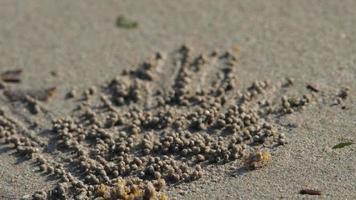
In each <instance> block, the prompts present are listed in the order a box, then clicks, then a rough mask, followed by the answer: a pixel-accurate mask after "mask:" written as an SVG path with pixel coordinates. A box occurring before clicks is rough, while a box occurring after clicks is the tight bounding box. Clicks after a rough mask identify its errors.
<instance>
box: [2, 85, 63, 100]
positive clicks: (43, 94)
mask: <svg viewBox="0 0 356 200" xmlns="http://www.w3.org/2000/svg"><path fill="white" fill-rule="evenodd" d="M56 91H57V88H56V87H52V88H48V89H42V90H26V91H24V90H5V91H4V95H5V96H6V97H7V98H8V99H9V100H10V101H26V99H28V98H27V97H31V98H33V99H35V100H38V101H44V102H45V101H48V99H50V98H51V97H53V95H54V94H55V93H56Z"/></svg>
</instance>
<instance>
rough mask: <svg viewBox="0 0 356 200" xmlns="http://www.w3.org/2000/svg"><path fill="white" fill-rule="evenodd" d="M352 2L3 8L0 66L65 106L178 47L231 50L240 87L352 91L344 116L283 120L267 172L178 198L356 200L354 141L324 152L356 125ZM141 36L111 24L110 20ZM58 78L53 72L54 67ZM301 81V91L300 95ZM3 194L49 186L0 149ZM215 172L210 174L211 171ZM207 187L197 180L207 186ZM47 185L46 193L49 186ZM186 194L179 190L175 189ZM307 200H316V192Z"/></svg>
mask: <svg viewBox="0 0 356 200" xmlns="http://www.w3.org/2000/svg"><path fill="white" fill-rule="evenodd" d="M355 8H356V2H354V1H342V2H338V1H333V0H329V1H269V0H268V1H266V0H264V1H262V0H261V1H232V0H231V1H227V0H219V1H216V0H190V1H187V0H184V1H165V0H152V1H143V0H142V1H129V0H127V1H105V2H104V1H100V3H99V1H96V0H90V1H87V0H86V1H84V0H82V1H71V0H62V1H45V0H38V1H15V0H1V1H0V70H5V69H11V68H22V69H23V70H24V71H25V74H24V79H23V84H21V85H19V87H23V88H31V87H35V88H39V87H42V86H43V85H48V86H53V85H58V87H59V90H60V94H59V95H58V97H57V98H55V99H54V100H53V101H51V102H50V103H49V105H48V106H49V107H50V108H51V109H53V110H57V111H58V112H65V111H66V110H68V109H69V108H68V107H66V103H65V101H63V95H64V93H65V92H66V91H68V90H69V89H71V88H73V87H78V88H83V87H88V86H90V85H96V84H98V83H102V82H103V81H105V80H108V79H109V78H112V77H113V76H114V75H115V74H117V73H119V72H120V70H121V69H123V68H125V67H130V66H131V65H135V64H137V63H138V62H139V61H140V60H142V59H144V58H145V57H148V56H149V55H151V53H152V52H154V51H156V50H162V51H163V52H165V51H171V50H172V49H175V48H177V47H178V46H179V45H181V44H182V43H187V44H190V46H192V47H194V48H195V49H197V51H201V52H204V50H206V49H208V50H212V49H215V48H218V49H229V48H231V47H233V46H235V45H238V46H239V47H240V49H241V55H240V58H241V61H240V66H239V70H238V71H239V74H237V76H238V77H240V79H241V84H247V83H250V82H251V81H253V80H256V79H259V78H262V79H266V78H268V79H271V80H274V79H280V78H282V77H285V76H290V77H294V79H295V80H297V84H298V82H299V83H303V82H313V83H318V84H319V85H320V87H321V88H322V89H323V88H324V89H331V90H332V89H334V90H335V91H336V89H338V88H340V87H342V86H348V87H350V89H351V94H350V97H349V100H348V101H347V102H346V105H347V109H346V110H341V108H340V107H330V106H329V105H325V106H322V108H320V109H318V108H313V109H310V110H306V111H304V112H303V113H300V114H299V113H298V114H295V115H293V116H290V117H287V118H285V119H283V120H284V121H283V123H285V124H288V123H291V124H296V125H297V127H296V128H293V129H290V130H288V129H285V130H281V131H285V133H286V135H287V136H288V138H290V143H289V144H288V145H286V146H284V147H281V148H279V149H277V151H276V152H273V155H274V157H273V159H274V162H273V164H272V165H270V166H269V167H267V168H265V169H262V170H258V171H255V172H252V173H248V174H246V175H245V176H242V177H231V176H228V175H226V174H223V175H221V174H220V180H218V181H217V182H213V181H211V180H213V179H216V177H217V175H219V170H217V171H218V172H216V173H213V175H211V177H206V178H204V179H203V180H201V181H198V182H195V183H193V184H190V185H188V188H190V190H189V191H188V194H186V195H185V196H176V192H177V190H173V191H172V195H173V196H176V197H177V199H239V198H240V199H277V198H282V199H302V198H308V197H305V196H300V195H298V191H299V190H300V189H302V188H316V189H320V190H321V191H322V193H323V195H322V197H320V198H322V199H355V198H356V154H355V149H356V147H355V145H353V146H349V147H345V148H344V149H339V150H331V147H332V146H333V145H335V144H337V143H338V140H339V138H352V139H354V140H356V138H355V135H356V133H355V130H356V122H355V119H356V117H355V116H356V106H355V105H356V104H355V101H354V99H355V92H354V88H356V66H355V65H356V45H355V44H356V43H355V41H356V38H355V35H356V26H355V24H356V11H355ZM121 14H123V15H125V16H127V17H129V18H131V19H135V20H137V21H138V22H139V27H138V29H133V30H123V29H119V28H117V27H115V19H116V17H117V16H118V15H121ZM53 70H55V71H57V73H58V76H57V77H51V76H50V72H51V71H53ZM304 86H305V85H303V84H300V85H298V87H300V88H302V87H304ZM1 105H3V104H1ZM0 161H1V162H0V198H2V199H13V198H15V199H16V198H19V197H21V196H23V195H25V194H31V193H32V192H33V191H35V190H38V189H42V188H43V187H44V186H46V185H49V183H48V182H45V181H44V180H45V179H46V177H43V176H40V175H39V174H38V173H36V172H34V171H35V169H33V167H32V168H31V166H29V165H26V163H21V164H15V163H16V158H14V157H13V156H11V155H9V153H2V154H0ZM214 174H215V176H214ZM204 182H205V183H204ZM48 187H50V186H48ZM182 187H184V185H183V186H182ZM312 198H314V197H312Z"/></svg>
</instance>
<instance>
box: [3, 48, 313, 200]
mask: <svg viewBox="0 0 356 200" xmlns="http://www.w3.org/2000/svg"><path fill="white" fill-rule="evenodd" d="M237 66H238V58H237V55H236V53H234V52H217V51H213V52H211V53H209V54H204V55H193V52H192V50H191V49H190V48H189V47H187V46H182V47H181V48H180V49H178V50H177V51H175V52H172V53H170V54H168V55H164V54H162V53H156V54H155V55H154V56H152V58H149V59H148V60H147V61H145V62H143V63H142V64H141V65H139V66H138V67H137V68H136V69H134V70H124V71H123V72H122V73H121V74H120V75H119V76H117V77H116V78H114V79H112V80H110V81H108V82H107V83H105V84H103V85H99V86H95V87H90V88H88V89H87V90H84V91H82V92H78V91H70V92H68V94H67V95H66V97H65V101H69V102H71V103H73V104H76V108H75V109H74V110H73V111H72V112H71V113H69V114H68V115H66V116H63V115H61V114H56V115H55V116H56V117H49V119H50V120H51V126H52V127H51V128H50V134H49V135H48V136H46V139H43V138H40V136H37V135H36V134H29V133H28V131H29V130H28V128H24V127H23V126H20V125H18V123H17V122H16V121H15V120H13V119H11V118H9V117H8V116H7V115H6V114H5V113H4V112H1V113H0V114H1V115H0V138H1V141H3V142H4V143H6V144H8V145H11V146H12V147H13V148H14V149H15V150H16V151H17V152H18V155H19V156H25V157H28V158H29V159H32V160H33V162H35V163H36V164H37V165H38V166H39V169H40V171H41V172H43V173H45V174H46V175H48V176H53V177H55V178H56V179H58V182H59V183H58V185H57V186H56V187H55V188H54V189H53V190H51V191H38V192H36V193H35V194H33V196H32V198H33V199H38V200H40V199H78V200H79V199H97V200H99V199H162V200H163V199H168V197H167V196H166V195H165V194H164V190H165V187H171V186H172V185H175V184H179V183H182V182H191V181H194V180H197V179H200V178H202V177H204V176H205V175H206V173H207V166H210V165H214V164H225V163H229V162H233V161H236V160H247V162H246V165H247V167H248V168H249V169H257V168H261V167H263V166H265V165H266V164H267V163H268V161H270V159H271V155H270V154H269V153H268V151H269V150H270V149H273V148H276V147H278V146H280V145H284V144H286V143H287V138H286V137H285V135H284V133H282V132H280V131H278V127H279V124H278V123H276V122H275V120H274V119H275V118H278V117H283V116H284V115H286V114H291V113H294V112H296V111H301V110H303V109H304V108H306V107H307V106H308V105H309V104H313V102H315V101H316V99H317V97H316V96H317V95H318V93H317V92H318V91H316V89H315V88H314V89H315V90H308V89H306V90H305V93H304V94H300V95H294V96H289V95H288V94H287V91H289V90H290V89H291V88H292V87H293V80H291V79H286V80H283V81H282V83H272V82H271V81H269V80H257V81H254V82H252V83H251V85H250V86H249V87H247V88H245V89H244V88H241V87H240V86H239V77H238V75H239V74H238V73H237V71H236V70H237ZM167 74H169V76H167ZM6 96H10V97H11V95H6ZM10 100H11V98H10Z"/></svg>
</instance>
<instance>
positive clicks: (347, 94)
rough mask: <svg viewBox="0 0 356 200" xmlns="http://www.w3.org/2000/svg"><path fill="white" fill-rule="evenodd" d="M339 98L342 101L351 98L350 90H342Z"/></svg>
mask: <svg viewBox="0 0 356 200" xmlns="http://www.w3.org/2000/svg"><path fill="white" fill-rule="evenodd" d="M337 96H338V97H340V98H341V99H346V98H347V97H348V96H349V88H342V89H341V90H340V91H339V94H338V95H337Z"/></svg>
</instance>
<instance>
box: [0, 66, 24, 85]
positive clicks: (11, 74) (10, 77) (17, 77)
mask: <svg viewBox="0 0 356 200" xmlns="http://www.w3.org/2000/svg"><path fill="white" fill-rule="evenodd" d="M21 74H22V70H21V69H15V70H8V71H5V72H3V73H2V74H1V75H0V77H1V80H2V81H4V82H7V83H20V82H21Z"/></svg>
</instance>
